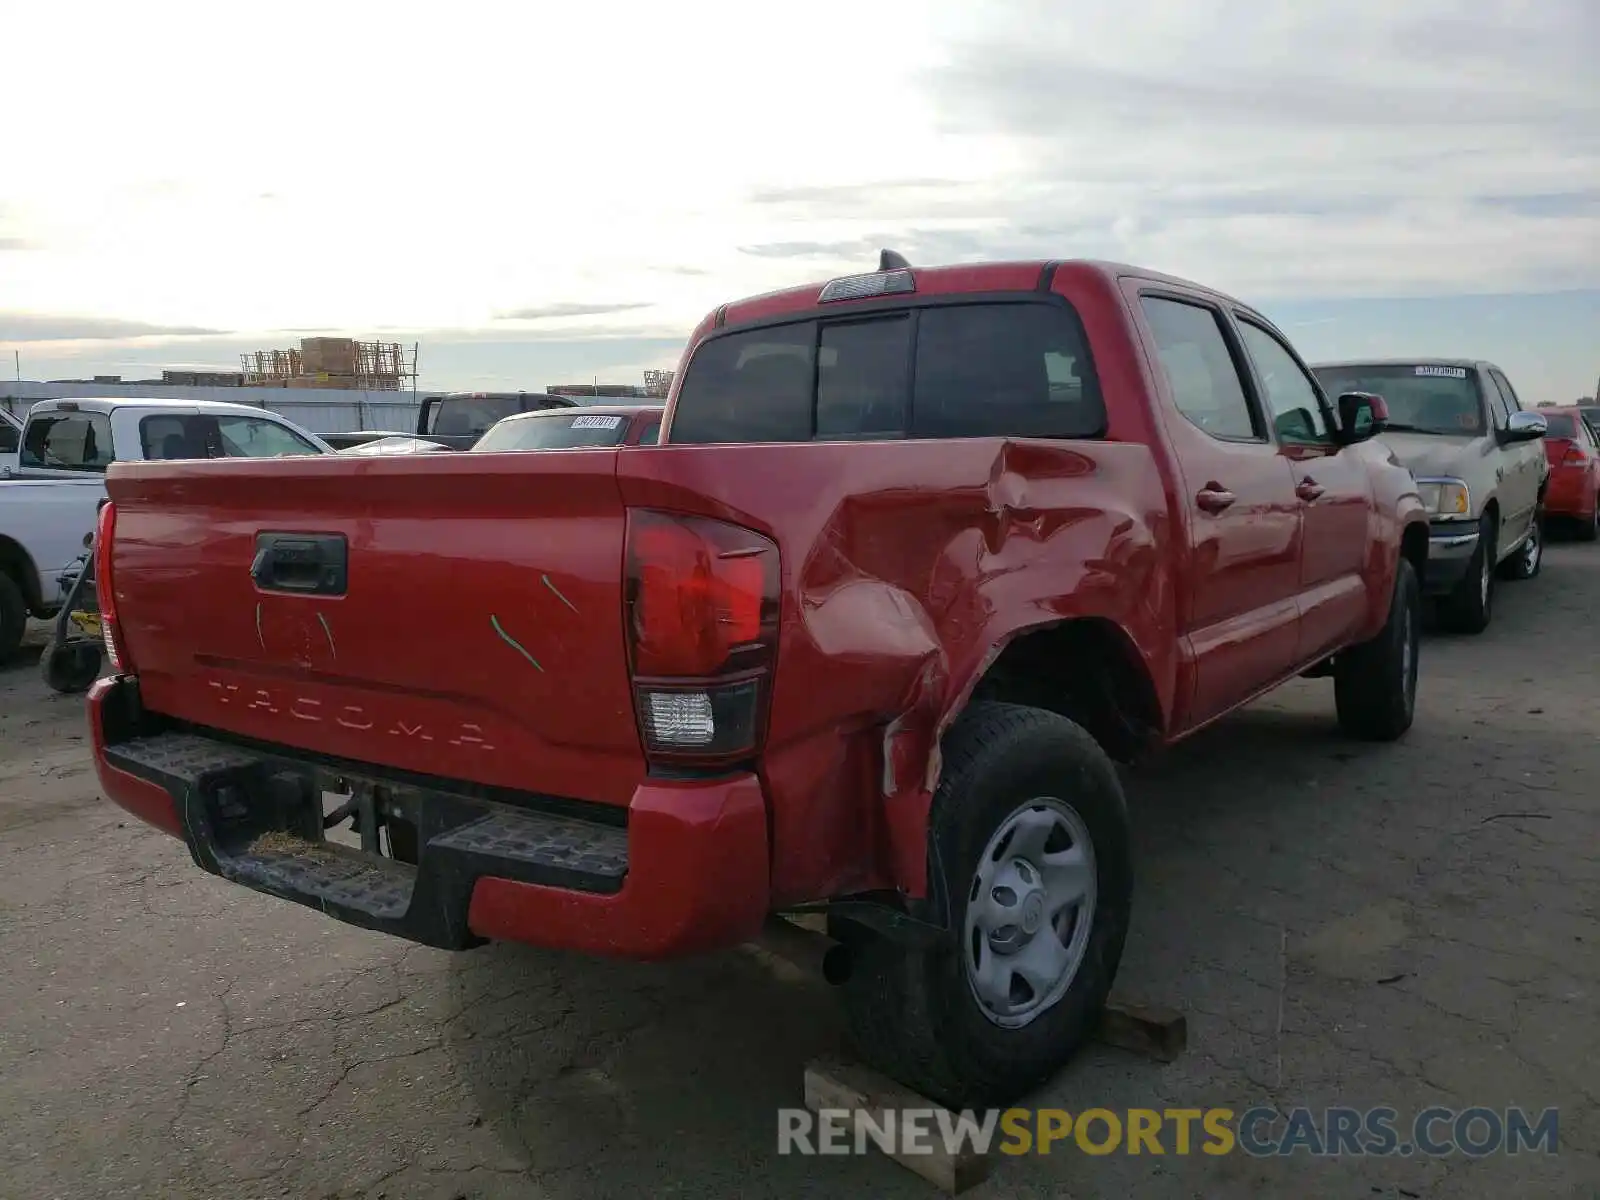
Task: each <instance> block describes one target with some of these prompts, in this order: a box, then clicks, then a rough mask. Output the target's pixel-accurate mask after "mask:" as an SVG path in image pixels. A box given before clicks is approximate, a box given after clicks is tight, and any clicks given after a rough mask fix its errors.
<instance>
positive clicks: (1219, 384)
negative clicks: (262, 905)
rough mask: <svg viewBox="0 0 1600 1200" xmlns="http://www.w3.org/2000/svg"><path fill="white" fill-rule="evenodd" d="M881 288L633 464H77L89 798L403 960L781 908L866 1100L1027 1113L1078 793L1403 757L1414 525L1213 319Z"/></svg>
mask: <svg viewBox="0 0 1600 1200" xmlns="http://www.w3.org/2000/svg"><path fill="white" fill-rule="evenodd" d="M885 258H886V260H887V261H886V262H885V263H884V265H883V269H882V270H879V271H876V272H873V273H870V274H867V275H864V276H856V277H851V278H847V279H841V280H835V281H833V282H830V283H827V284H826V285H821V286H819V285H815V284H814V285H811V286H808V287H802V288H794V289H790V290H787V291H782V292H777V293H774V294H769V295H765V296H759V297H756V298H754V299H750V300H744V301H739V302H735V303H731V304H727V305H724V306H723V307H721V308H719V309H718V310H717V311H716V312H715V313H714V314H713V315H712V316H708V317H707V318H706V319H705V320H704V321H703V322H702V323H701V324H700V326H699V327H698V328H697V329H696V330H695V332H694V334H693V336H692V338H691V341H690V343H689V345H688V347H687V348H686V350H685V352H684V355H683V359H682V363H681V367H682V369H681V370H680V371H679V372H678V373H677V375H676V381H677V382H676V383H675V385H674V386H675V389H676V390H675V394H674V395H673V397H672V398H671V399H670V400H669V402H668V405H667V409H666V416H665V422H664V425H663V431H662V434H661V436H660V439H659V442H660V444H659V445H658V446H656V447H650V448H641V447H630V446H618V447H614V448H601V449H592V448H591V449H583V450H573V451H562V450H547V451H543V452H541V453H540V456H539V458H540V461H539V469H538V470H529V469H528V465H527V460H526V459H525V458H524V457H523V456H522V455H519V454H494V453H478V454H472V455H445V454H437V455H417V456H407V457H403V458H397V459H394V460H390V461H385V460H382V459H375V460H372V461H369V462H365V463H362V464H361V465H360V466H359V468H357V467H356V466H355V465H354V464H351V465H350V468H349V469H347V470H341V468H340V466H339V464H338V463H336V462H335V463H314V464H308V463H302V462H296V461H278V462H256V463H246V464H229V468H236V469H229V468H223V467H221V466H220V465H219V464H214V463H204V462H182V463H143V464H130V465H128V466H121V465H119V466H116V467H113V468H112V470H111V472H110V478H109V486H110V490H111V498H112V500H111V503H110V504H109V505H108V506H107V507H106V509H105V512H104V514H103V517H102V521H101V526H100V537H99V542H98V551H99V556H100V557H99V560H98V562H99V566H98V571H99V580H100V588H101V615H102V620H103V625H104V628H105V630H106V631H107V646H108V647H109V651H108V652H109V656H110V658H111V660H112V661H113V663H114V667H113V670H114V675H113V676H111V677H108V678H106V679H103V680H101V681H99V682H97V683H96V684H95V685H94V687H93V688H92V689H91V691H90V694H89V714H90V727H91V730H92V740H93V745H94V752H95V759H96V764H97V768H98V772H99V777H100V780H101V784H102V786H103V788H104V789H105V792H106V794H107V795H108V796H109V797H110V798H111V799H112V800H114V801H115V802H116V803H118V804H119V805H121V806H123V807H124V808H126V809H127V810H128V811H130V812H132V813H134V814H136V815H137V816H139V817H140V818H142V819H143V820H145V821H147V822H149V823H150V824H152V825H153V826H155V827H156V828H158V829H161V830H164V831H165V832H167V833H169V834H171V835H173V836H175V837H179V838H182V839H183V840H184V841H185V842H186V843H187V845H188V846H189V848H190V850H191V851H192V853H193V856H194V858H195V861H196V862H197V863H198V864H199V865H200V866H201V867H203V868H204V869H206V870H208V871H211V872H213V873H216V874H219V875H221V876H223V877H224V878H227V879H229V880H232V881H234V882H236V883H239V884H242V885H244V886H246V887H249V888H254V889H256V890H259V891H262V892H266V893H269V894H271V895H275V896H278V897H281V898H284V899H288V900H291V901H295V902H298V903H301V904H306V905H309V906H312V907H315V908H317V909H319V910H321V911H322V912H323V913H325V914H327V915H330V916H332V917H335V918H337V919H339V920H343V921H347V922H350V923H352V924H355V925H360V926H363V927H366V928H370V929H376V930H382V931H385V932H388V933H391V934H395V935H398V936H400V937H403V938H409V939H411V940H414V941H417V942H421V943H425V944H428V945H433V946H440V947H446V948H453V949H460V948H465V947H469V946H472V945H476V944H478V943H479V942H481V941H482V940H484V939H508V940H512V941H520V942H528V943H532V944H535V945H540V946H546V947H559V948H564V949H568V950H582V951H587V952H589V953H592V954H597V955H609V956H620V957H624V958H634V959H660V958H668V957H673V956H678V955H684V954H691V953H696V952H702V951H710V950H715V949H719V948H723V947H727V946H731V945H735V944H737V943H740V942H744V941H746V940H748V939H750V938H752V937H754V936H756V935H758V934H759V932H760V931H761V930H762V929H763V927H764V923H765V922H766V921H767V920H768V918H769V917H770V916H771V915H772V914H781V913H792V912H796V911H802V910H805V911H814V910H818V909H821V910H824V911H826V912H827V913H828V923H829V928H830V931H831V933H832V934H833V936H834V938H835V940H836V942H837V945H836V946H835V947H834V948H833V949H832V950H831V951H830V954H829V958H828V971H829V976H830V978H831V979H833V980H834V981H835V982H837V983H839V984H840V985H841V986H842V988H843V992H844V997H845V1006H846V1009H847V1011H848V1013H849V1015H850V1020H851V1023H852V1025H853V1027H854V1029H855V1030H856V1034H857V1040H858V1041H859V1042H860V1044H861V1050H862V1052H863V1053H864V1054H865V1055H866V1056H867V1057H868V1059H869V1060H870V1061H871V1062H873V1063H874V1064H875V1065H877V1066H879V1067H880V1068H882V1069H884V1070H885V1071H887V1072H888V1073H890V1074H891V1075H894V1076H897V1077H898V1078H900V1079H901V1080H903V1081H904V1082H906V1083H908V1084H910V1085H912V1086H915V1087H916V1088H918V1089H919V1090H921V1091H922V1092H924V1093H926V1094H928V1095H929V1096H931V1097H933V1098H935V1099H937V1100H939V1101H940V1102H943V1103H946V1104H953V1105H956V1106H963V1105H966V1104H979V1105H981V1104H990V1103H1002V1102H1005V1101H1008V1100H1010V1099H1012V1098H1014V1097H1016V1096H1017V1095H1018V1094H1020V1093H1021V1092H1023V1091H1025V1090H1026V1089H1027V1088H1029V1087H1030V1086H1032V1085H1034V1084H1036V1083H1038V1082H1039V1081H1041V1080H1042V1079H1044V1078H1045V1077H1047V1076H1049V1075H1050V1074H1051V1073H1052V1072H1053V1071H1054V1070H1055V1069H1056V1068H1057V1067H1058V1066H1060V1064H1061V1063H1062V1062H1063V1061H1064V1060H1065V1059H1066V1058H1067V1057H1068V1055H1070V1054H1071V1053H1072V1051H1073V1050H1074V1048H1076V1047H1077V1046H1079V1045H1080V1044H1081V1043H1082V1042H1083V1041H1084V1040H1085V1039H1086V1038H1087V1037H1089V1036H1090V1034H1091V1032H1092V1031H1093V1029H1094V1027H1095V1024H1096V1021H1097V1020H1098V1015H1099V1011H1100V1009H1101V1007H1102V1004H1103V1001H1104V999H1105V997H1106V995H1107V991H1108V989H1109V988H1110V986H1111V983H1112V979H1113V977H1114V975H1115V974H1116V970H1117V964H1118V961H1119V958H1120V955H1121V952H1122V946H1123V940H1124V936H1125V933H1126V929H1127V922H1128V914H1129V904H1130V899H1131V894H1132V876H1131V849H1130V836H1131V835H1130V829H1129V816H1128V810H1127V807H1126V804H1125V802H1124V799H1123V794H1122V787H1121V784H1120V782H1119V779H1118V775H1117V773H1116V771H1115V770H1114V769H1113V766H1112V762H1113V759H1114V758H1124V759H1132V758H1134V757H1137V756H1138V755H1139V753H1140V752H1141V751H1143V750H1145V749H1147V748H1149V747H1152V746H1160V745H1167V744H1170V743H1173V742H1175V741H1178V740H1179V739H1181V738H1184V737H1186V736H1188V735H1189V734H1191V733H1193V732H1194V731H1195V730H1197V729H1200V728H1202V727H1203V726H1205V725H1207V724H1209V723H1211V722H1213V721H1216V720H1218V719H1219V718H1221V717H1223V716H1224V715H1226V714H1228V713H1230V712H1232V711H1233V710H1235V709H1237V708H1238V707H1239V706H1241V705H1243V704H1246V703H1248V702H1249V701H1251V700H1253V699H1254V698H1256V697H1257V696H1260V695H1261V694H1262V693H1263V692H1265V691H1267V690H1268V689H1270V688H1272V687H1273V686H1275V685H1277V684H1279V683H1281V682H1283V681H1285V680H1288V679H1293V678H1295V677H1296V676H1299V675H1301V674H1312V675H1331V676H1332V678H1333V680H1334V689H1333V690H1334V699H1335V706H1336V708H1337V712H1338V719H1339V723H1340V724H1341V725H1342V726H1343V728H1344V729H1345V730H1346V731H1347V732H1348V733H1349V734H1351V735H1353V736H1354V737H1357V738H1365V739H1377V740H1390V739H1395V738H1398V737H1400V736H1402V735H1403V734H1404V733H1405V732H1406V730H1407V729H1408V728H1409V727H1410V725H1411V723H1412V717H1413V713H1414V709H1415V701H1416V684H1417V663H1418V645H1419V642H1418V629H1419V625H1420V606H1421V593H1420V590H1419V588H1418V584H1417V577H1418V574H1419V573H1420V572H1423V571H1424V570H1425V569H1426V565H1427V563H1426V559H1427V552H1428V545H1429V535H1428V521H1427V514H1426V512H1425V511H1424V509H1423V506H1422V502H1421V499H1420V498H1419V497H1418V495H1417V489H1416V485H1415V483H1414V482H1413V480H1412V478H1411V475H1410V472H1408V471H1407V470H1406V469H1405V468H1404V467H1402V466H1401V465H1399V464H1398V463H1397V462H1396V461H1395V460H1394V458H1393V456H1392V455H1391V454H1390V453H1389V451H1388V450H1387V449H1386V448H1385V447H1384V446H1383V445H1382V443H1381V442H1378V441H1374V440H1373V437H1374V435H1375V434H1378V433H1380V432H1381V431H1382V429H1383V417H1384V411H1383V405H1382V402H1381V401H1380V400H1378V399H1377V398H1375V397H1372V396H1364V395H1356V394H1351V395H1344V396H1340V397H1339V398H1338V401H1337V404H1336V405H1335V404H1331V403H1329V402H1328V400H1327V399H1326V398H1325V397H1324V396H1323V394H1322V392H1321V390H1320V389H1319V388H1318V386H1317V383H1316V381H1315V379H1314V378H1313V376H1312V375H1311V373H1310V371H1309V370H1308V368H1307V367H1306V366H1305V365H1304V364H1303V362H1302V361H1301V359H1300V357H1299V356H1298V355H1297V354H1296V353H1295V351H1294V350H1293V349H1292V348H1291V346H1290V344H1289V342H1288V340H1287V339H1286V338H1285V337H1284V336H1283V334H1282V333H1281V332H1279V331H1278V330H1277V329H1276V328H1274V327H1273V325H1272V324H1271V323H1270V322H1269V321H1268V320H1267V319H1266V318H1265V317H1263V316H1262V315H1261V314H1260V313H1258V312H1256V311H1254V310H1253V309H1251V308H1249V307H1248V306H1246V305H1244V304H1242V303H1240V302H1238V301H1236V300H1233V299H1231V298H1229V297H1227V296H1224V295H1222V294H1220V293H1218V292H1215V291H1212V290H1210V289H1207V288H1204V287H1201V286H1199V285H1197V284H1193V283H1188V282H1185V281H1183V280H1180V279H1175V278H1172V277H1169V276H1165V275H1159V274H1155V273H1153V272H1148V271H1142V270H1138V269H1136V268H1133V267H1124V266H1118V265H1112V264H1101V263H1088V262H1064V263H1053V262H1052V263H1031V264H1016V263H1010V264H988V265H964V266H959V267H944V268H932V269H926V270H912V269H910V268H907V267H904V266H900V265H896V263H895V260H894V259H893V258H892V257H891V256H888V255H886V256H885ZM522 425H526V426H533V425H535V422H534V421H528V422H523V423H521V425H519V426H518V429H519V430H520V429H521V427H522ZM538 428H540V429H543V428H544V426H542V425H540V426H538ZM569 428H570V427H569ZM197 592H203V593H204V594H206V595H207V596H208V597H210V606H209V613H210V617H209V619H208V620H206V621H204V622H196V621H193V620H189V619H186V616H185V614H187V613H189V612H191V611H192V605H193V597H194V595H195V594H196V593H197ZM401 647H403V648H404V653H399V652H398V648H401ZM324 792H328V793H331V794H334V795H337V796H339V797H340V798H339V799H337V800H336V801H333V800H330V801H328V804H329V806H330V809H331V811H329V810H326V809H325V807H324V801H323V793H324ZM334 804H337V807H332V806H333V805H334ZM347 820H348V821H349V822H351V823H352V824H353V825H354V827H355V830H354V831H343V830H342V826H343V825H344V823H345V822H346V821H347ZM325 824H326V825H328V826H330V827H333V826H339V827H341V829H340V830H339V832H340V833H341V834H343V835H344V836H347V837H350V838H355V837H356V834H357V833H359V839H358V840H359V847H360V848H357V847H355V846H350V845H345V844H343V843H341V842H340V841H339V840H338V839H337V838H330V837H329V836H325V833H324V826H325ZM241 953H242V954H243V953H247V951H245V950H241ZM242 969H246V970H248V964H242Z"/></svg>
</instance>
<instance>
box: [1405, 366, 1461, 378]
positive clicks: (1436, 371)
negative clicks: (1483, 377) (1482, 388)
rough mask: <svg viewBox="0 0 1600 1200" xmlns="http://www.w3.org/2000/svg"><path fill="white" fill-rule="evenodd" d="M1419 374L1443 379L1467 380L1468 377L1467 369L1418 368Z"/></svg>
mask: <svg viewBox="0 0 1600 1200" xmlns="http://www.w3.org/2000/svg"><path fill="white" fill-rule="evenodd" d="M1417 374H1418V375H1436V376H1438V377H1439V378H1441V379H1465V378H1466V377H1467V369H1466V368H1465V367H1418V368H1417Z"/></svg>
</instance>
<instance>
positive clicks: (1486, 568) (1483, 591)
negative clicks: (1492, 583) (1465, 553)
mask: <svg viewBox="0 0 1600 1200" xmlns="http://www.w3.org/2000/svg"><path fill="white" fill-rule="evenodd" d="M1489 557H1490V556H1489V554H1488V553H1487V551H1486V552H1485V553H1484V555H1483V569H1482V570H1481V571H1479V572H1478V595H1479V596H1480V597H1481V598H1482V600H1483V602H1484V604H1488V603H1489V574H1490V572H1491V571H1493V570H1494V568H1493V567H1491V566H1490V565H1489Z"/></svg>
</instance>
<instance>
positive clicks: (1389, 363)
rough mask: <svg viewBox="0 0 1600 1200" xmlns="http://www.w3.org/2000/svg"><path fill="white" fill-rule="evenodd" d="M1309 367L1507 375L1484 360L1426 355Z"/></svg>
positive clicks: (1337, 361) (1344, 360) (1339, 361)
mask: <svg viewBox="0 0 1600 1200" xmlns="http://www.w3.org/2000/svg"><path fill="white" fill-rule="evenodd" d="M1309 366H1310V367H1311V369H1312V370H1313V371H1316V370H1320V369H1321V368H1323V367H1462V368H1464V369H1466V370H1468V371H1500V374H1502V375H1504V374H1505V372H1504V371H1502V370H1500V368H1499V367H1497V366H1495V364H1494V363H1492V362H1489V361H1487V360H1485V359H1482V358H1429V357H1428V356H1427V355H1425V354H1424V355H1417V356H1415V357H1412V358H1340V359H1331V360H1329V361H1327V362H1314V363H1310V364H1309Z"/></svg>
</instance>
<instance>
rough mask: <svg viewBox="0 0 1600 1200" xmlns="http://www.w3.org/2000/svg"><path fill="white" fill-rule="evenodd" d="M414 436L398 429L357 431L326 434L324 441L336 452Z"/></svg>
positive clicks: (323, 436) (323, 437)
mask: <svg viewBox="0 0 1600 1200" xmlns="http://www.w3.org/2000/svg"><path fill="white" fill-rule="evenodd" d="M411 436H412V435H411V434H409V433H403V432H401V431H400V430H397V429H357V430H351V431H348V432H346V433H325V434H323V435H322V440H323V441H325V442H327V443H328V445H329V446H331V447H333V449H335V450H350V449H353V448H354V447H356V446H365V445H367V444H368V443H370V442H381V441H384V440H386V439H388V438H409V437H411Z"/></svg>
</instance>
